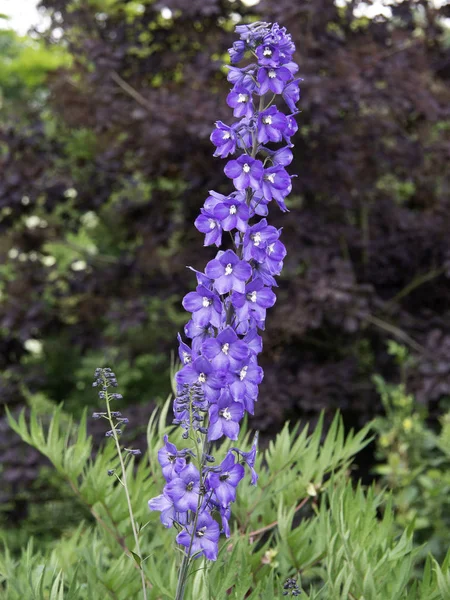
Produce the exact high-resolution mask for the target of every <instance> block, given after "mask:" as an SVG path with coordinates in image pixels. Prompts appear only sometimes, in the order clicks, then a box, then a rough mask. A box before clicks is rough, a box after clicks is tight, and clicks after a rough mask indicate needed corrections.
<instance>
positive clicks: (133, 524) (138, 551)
mask: <svg viewBox="0 0 450 600" xmlns="http://www.w3.org/2000/svg"><path fill="white" fill-rule="evenodd" d="M104 381H105V384H106V378H105V379H104ZM105 400H106V410H107V411H108V421H109V424H110V425H111V431H112V433H113V438H114V442H115V444H116V448H117V455H118V457H119V461H120V468H121V470H122V482H121V483H122V485H123V488H124V490H125V496H126V498H127V504H128V513H129V515H130V520H131V527H132V529H133V536H134V542H135V545H136V554H137V555H138V557H139V570H140V573H141V583H142V597H143V599H144V600H147V584H146V581H145V574H144V570H143V568H142V553H141V546H140V543H139V535H138V532H137V529H136V521H135V519H134V513H133V507H132V505H131V498H130V492H129V490H128V482H127V472H126V468H125V463H124V460H123V456H122V448H121V447H120V442H119V436H118V434H117V430H116V425H115V423H114V421H113V418H112V415H111V407H110V405H109V394H108V390H106V391H105Z"/></svg>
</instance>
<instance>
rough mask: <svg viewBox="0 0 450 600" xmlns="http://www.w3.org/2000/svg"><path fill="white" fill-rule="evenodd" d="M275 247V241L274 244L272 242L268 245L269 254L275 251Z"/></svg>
mask: <svg viewBox="0 0 450 600" xmlns="http://www.w3.org/2000/svg"><path fill="white" fill-rule="evenodd" d="M274 247H275V242H274V243H273V244H270V245H269V246H268V247H267V253H268V254H272V252H273V250H274Z"/></svg>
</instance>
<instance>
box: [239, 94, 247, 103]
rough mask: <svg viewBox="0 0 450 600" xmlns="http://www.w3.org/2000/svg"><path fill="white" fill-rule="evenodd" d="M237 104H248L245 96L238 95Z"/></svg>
mask: <svg viewBox="0 0 450 600" xmlns="http://www.w3.org/2000/svg"><path fill="white" fill-rule="evenodd" d="M238 102H240V103H241V104H244V102H248V96H247V94H239V96H238Z"/></svg>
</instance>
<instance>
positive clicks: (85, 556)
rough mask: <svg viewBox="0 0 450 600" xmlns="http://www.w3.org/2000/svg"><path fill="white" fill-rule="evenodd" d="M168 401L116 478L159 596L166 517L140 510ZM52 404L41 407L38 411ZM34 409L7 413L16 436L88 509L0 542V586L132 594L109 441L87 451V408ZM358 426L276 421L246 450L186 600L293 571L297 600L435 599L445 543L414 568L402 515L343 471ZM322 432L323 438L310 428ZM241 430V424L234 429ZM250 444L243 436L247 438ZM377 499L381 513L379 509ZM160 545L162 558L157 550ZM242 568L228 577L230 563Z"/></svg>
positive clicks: (444, 577)
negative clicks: (254, 470)
mask: <svg viewBox="0 0 450 600" xmlns="http://www.w3.org/2000/svg"><path fill="white" fill-rule="evenodd" d="M168 409H169V401H167V402H166V404H165V406H164V408H163V409H162V410H161V411H160V413H159V414H158V413H154V414H153V416H152V418H151V420H150V422H149V426H148V452H147V453H146V454H145V455H144V456H143V457H142V459H141V460H140V462H139V463H138V464H135V463H133V460H134V459H131V462H130V464H129V465H128V467H127V478H128V485H129V489H130V495H131V500H132V505H133V510H134V514H135V518H136V521H137V524H138V531H139V538H140V542H141V547H142V552H143V557H144V558H143V561H142V566H143V569H144V573H145V577H146V580H147V585H148V590H147V591H148V597H149V598H150V599H151V600H156V599H160V600H163V599H165V600H169V599H170V598H173V597H174V592H175V588H176V582H177V574H176V560H177V558H176V555H174V554H173V551H172V550H171V548H172V547H173V546H172V544H173V539H172V535H171V532H170V531H167V530H165V529H163V528H161V527H160V526H159V524H157V520H158V519H157V515H156V514H154V513H153V514H151V513H149V512H148V510H147V507H146V502H147V499H148V498H150V497H152V496H154V495H155V494H157V493H158V491H159V489H160V488H161V486H162V485H163V481H162V476H161V474H160V471H159V468H157V452H158V449H159V446H160V439H161V436H163V435H164V434H165V433H168V432H170V435H171V438H172V439H174V440H178V442H180V443H181V439H178V437H179V436H180V432H179V431H177V430H173V428H172V427H167V425H166V417H167V412H168ZM50 416H51V415H48V417H50ZM48 417H46V416H45V414H43V413H42V409H41V411H40V415H38V412H37V410H35V409H32V410H31V412H30V415H29V417H28V418H27V417H26V416H25V414H24V413H22V414H21V415H20V416H19V417H18V418H14V417H12V416H11V415H9V421H10V424H11V426H12V428H13V429H14V430H15V431H16V432H17V433H18V434H19V435H20V436H21V438H22V439H23V440H24V441H26V442H27V443H28V444H30V445H32V446H33V447H34V448H36V449H38V450H39V451H40V452H42V453H43V454H45V456H47V457H48V459H49V460H50V462H51V463H52V465H53V467H54V468H55V469H56V470H58V471H59V472H60V473H61V474H63V476H64V477H65V480H66V482H67V484H68V486H69V489H70V490H71V492H72V494H73V497H74V499H76V501H77V502H82V503H83V505H84V506H86V508H87V509H88V511H89V513H90V518H87V519H84V520H82V521H81V522H80V523H78V524H77V525H76V526H72V527H70V528H69V529H68V530H67V531H65V532H64V533H63V535H62V536H61V538H60V539H58V540H55V541H54V543H53V544H51V545H50V546H47V547H46V548H44V547H42V548H37V547H36V546H35V544H34V543H33V541H32V540H30V541H29V543H28V545H27V546H26V547H25V548H23V550H22V551H21V553H20V554H19V555H12V554H11V552H10V551H9V550H8V548H7V547H4V549H3V551H2V552H1V553H0V581H1V585H0V598H1V599H2V600H6V599H8V600H23V598H27V599H28V598H30V599H33V600H34V599H35V600H49V599H52V600H60V599H61V600H62V599H64V600H66V599H68V600H71V599H77V600H84V599H86V600H91V599H92V598H103V597H104V598H107V597H111V598H115V599H117V600H122V599H123V600H125V599H127V600H133V599H136V600H137V599H138V598H140V597H141V596H140V594H141V592H140V591H139V589H140V578H139V568H138V565H137V563H136V560H135V559H134V557H133V555H132V553H131V551H130V548H132V544H133V534H132V528H131V525H130V520H129V515H128V511H127V507H126V505H125V504H124V503H123V502H122V501H121V495H122V490H121V486H120V484H118V483H117V481H115V479H114V478H113V477H110V476H108V471H109V470H111V469H114V468H118V457H117V453H116V448H115V446H114V444H111V445H109V444H107V445H104V446H103V447H102V448H101V449H100V451H99V452H98V453H97V454H96V455H95V456H94V457H93V456H92V440H91V438H90V437H88V436H87V433H86V422H85V420H83V421H82V422H81V423H80V425H75V424H74V423H73V422H72V420H71V418H70V417H69V416H68V415H67V414H66V413H64V411H63V409H62V407H59V408H58V409H57V411H56V413H55V414H54V415H53V418H52V419H49V418H48ZM368 432H369V428H368V427H366V428H365V429H363V430H362V431H360V432H358V433H356V434H354V433H349V434H348V435H347V436H346V435H345V433H344V427H343V423H342V419H341V418H340V417H339V416H336V417H335V419H334V420H333V423H332V425H331V427H330V429H329V431H328V432H327V433H326V434H324V431H323V426H322V422H320V423H319V424H318V426H317V427H316V428H315V430H314V432H312V433H311V434H309V433H308V431H307V427H301V426H297V427H292V428H290V427H289V426H287V425H286V427H285V428H284V430H283V431H282V432H281V433H280V434H279V435H278V436H277V437H276V438H275V440H274V441H273V443H272V444H271V445H270V446H269V448H267V450H266V451H264V452H261V453H260V454H259V455H258V459H257V467H258V470H259V473H260V486H259V487H256V488H255V487H253V486H251V485H249V484H248V483H247V482H245V481H244V482H243V487H242V489H241V490H240V493H239V498H238V501H237V503H236V508H238V510H237V511H236V512H235V518H234V520H233V522H232V535H231V538H230V539H229V540H228V541H227V542H225V543H224V544H223V545H222V547H221V550H220V553H219V558H218V561H217V562H216V563H213V564H211V563H209V564H199V569H198V570H197V571H196V572H195V573H193V574H192V576H191V578H190V585H189V589H188V593H187V598H189V600H190V599H192V600H193V599H196V600H225V599H228V598H230V599H231V600H233V599H235V600H242V599H243V598H244V597H245V598H250V599H252V600H257V599H258V600H265V599H267V600H269V599H270V600H272V599H273V598H278V597H279V598H281V597H282V592H283V584H284V582H285V581H286V579H287V578H293V579H295V581H296V582H297V585H298V586H299V589H301V590H302V597H304V598H308V599H309V600H341V599H342V600H344V599H345V600H349V599H352V598H362V597H364V598H367V599H368V600H386V598H389V599H390V600H443V599H444V598H446V597H448V596H447V594H448V590H449V589H450V588H449V586H450V569H449V563H450V556H448V557H447V558H446V559H445V560H444V562H443V563H442V565H439V564H438V563H437V562H436V561H435V560H434V559H433V558H431V557H429V558H428V559H427V561H426V564H425V569H424V573H423V577H422V578H421V579H420V580H418V579H417V578H416V576H415V568H416V567H417V565H418V564H419V561H420V557H419V552H418V550H417V548H415V546H414V544H413V539H412V537H413V527H412V526H410V527H409V528H408V529H407V530H405V531H404V532H403V534H402V535H401V536H400V537H399V536H398V528H397V526H396V523H395V517H394V513H393V508H392V501H391V500H388V499H387V498H386V496H385V495H384V494H383V493H382V492H381V493H380V492H376V491H375V490H374V489H373V488H370V489H368V490H364V489H363V487H362V486H361V485H358V486H356V487H355V486H354V485H353V484H352V482H351V480H350V479H349V470H350V466H351V461H352V460H353V459H354V458H355V456H356V455H357V453H358V452H359V451H360V450H361V449H362V448H363V447H364V446H365V445H366V444H367V443H368V442H369V440H370V438H369V437H368ZM322 438H323V441H322V442H321V439H322ZM246 439H247V440H248V439H249V436H247V437H246ZM246 445H247V447H248V441H247V444H246ZM380 510H382V511H383V517H382V519H381V520H380V517H379V514H380ZM168 556H171V557H172V558H171V560H168V559H167V557H168ZM237 572H239V573H240V576H239V577H238V578H237V577H236V573H237Z"/></svg>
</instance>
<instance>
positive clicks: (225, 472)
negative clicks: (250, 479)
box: [208, 452, 245, 507]
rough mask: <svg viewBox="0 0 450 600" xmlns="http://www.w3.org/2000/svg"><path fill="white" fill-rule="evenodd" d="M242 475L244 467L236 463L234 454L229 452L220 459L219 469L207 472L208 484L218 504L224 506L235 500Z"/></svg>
mask: <svg viewBox="0 0 450 600" xmlns="http://www.w3.org/2000/svg"><path fill="white" fill-rule="evenodd" d="M244 475H245V471H244V467H243V466H242V465H240V464H236V461H235V458H234V455H233V454H232V453H231V452H229V453H228V454H227V456H226V458H225V460H223V461H222V464H221V465H220V471H219V472H218V473H210V474H209V476H208V486H209V488H210V489H212V490H214V493H215V496H216V498H217V500H218V503H219V505H220V506H222V507H226V506H228V504H230V502H234V501H235V500H236V488H237V486H238V483H239V482H240V481H241V479H242V478H243V477H244Z"/></svg>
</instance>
